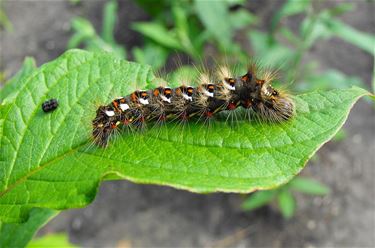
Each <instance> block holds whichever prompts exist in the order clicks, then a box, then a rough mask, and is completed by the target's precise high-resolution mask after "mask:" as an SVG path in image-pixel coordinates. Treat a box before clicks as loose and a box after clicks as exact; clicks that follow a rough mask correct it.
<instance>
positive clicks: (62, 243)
mask: <svg viewBox="0 0 375 248" xmlns="http://www.w3.org/2000/svg"><path fill="white" fill-rule="evenodd" d="M43 247H45V248H50V247H63V248H74V247H77V246H75V245H73V244H71V243H70V242H69V238H68V235H67V234H65V233H54V234H47V235H46V236H43V237H40V238H37V239H34V240H32V241H31V242H30V243H29V244H28V245H27V248H43Z"/></svg>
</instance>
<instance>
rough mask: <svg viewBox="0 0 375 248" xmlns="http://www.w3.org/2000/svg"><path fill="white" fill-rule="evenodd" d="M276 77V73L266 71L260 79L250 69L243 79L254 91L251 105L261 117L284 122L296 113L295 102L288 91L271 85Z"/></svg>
mask: <svg viewBox="0 0 375 248" xmlns="http://www.w3.org/2000/svg"><path fill="white" fill-rule="evenodd" d="M274 78H275V73H273V72H269V73H268V72H265V73H264V75H263V79H259V78H258V77H257V76H256V75H255V74H254V73H253V72H252V71H250V70H249V71H248V72H247V73H246V74H245V75H244V76H242V78H241V79H242V81H243V83H244V84H245V85H246V87H247V88H249V89H251V91H252V93H251V94H250V102H251V107H252V109H253V110H254V111H255V112H256V113H257V114H258V115H259V116H260V118H262V119H263V120H266V121H271V122H282V121H285V120H288V119H290V118H291V117H292V116H293V115H294V102H293V100H292V99H291V97H290V96H289V95H288V94H287V93H286V92H284V91H282V90H279V89H276V88H274V87H273V86H272V85H271V82H272V81H273V79H274Z"/></svg>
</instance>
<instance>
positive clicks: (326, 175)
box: [0, 1, 375, 247]
mask: <svg viewBox="0 0 375 248" xmlns="http://www.w3.org/2000/svg"><path fill="white" fill-rule="evenodd" d="M268 3H272V1H268ZM358 3H359V6H358V9H357V10H356V11H354V12H351V13H348V14H346V15H345V16H344V18H343V19H344V20H345V22H346V23H348V24H350V25H352V26H354V27H355V28H357V29H359V30H362V31H366V32H370V33H373V34H374V33H375V32H374V31H375V30H374V27H375V20H374V17H373V14H372V13H374V4H369V3H367V2H365V1H361V2H358ZM102 6H103V1H83V3H82V4H80V5H77V6H74V5H71V4H69V3H68V2H67V1H27V2H26V1H6V2H5V9H6V11H7V13H8V15H9V18H10V20H11V22H12V23H13V28H14V30H13V31H12V32H2V33H1V37H0V39H1V46H0V52H1V60H0V71H5V73H6V74H7V75H9V76H10V75H12V74H13V73H14V72H16V71H17V69H18V68H19V67H20V65H21V63H22V60H23V58H24V56H33V57H35V58H36V61H37V63H38V65H40V64H42V63H44V62H47V61H49V60H51V59H54V58H56V57H57V56H59V55H60V54H61V53H63V51H64V50H65V49H66V44H67V40H68V38H69V36H70V32H69V20H70V19H71V18H72V17H73V16H76V15H83V16H85V17H87V18H89V19H90V20H92V21H93V23H94V24H95V25H99V24H100V20H101V8H102ZM254 8H255V10H257V11H258V12H257V13H261V14H263V15H264V16H265V15H267V13H268V12H270V11H272V7H270V4H264V5H261V4H256V6H255V7H254ZM120 16H121V18H120V23H119V25H118V28H117V32H116V38H117V39H118V41H119V42H120V43H122V44H126V45H127V46H128V47H130V46H132V45H134V44H139V43H140V42H141V41H142V39H141V37H140V36H139V35H137V34H135V33H134V32H131V31H129V28H127V29H125V31H124V30H123V29H121V28H120V27H121V25H123V26H126V27H128V23H129V22H131V21H132V20H145V19H147V16H146V15H145V14H144V13H143V12H142V11H141V10H140V9H139V8H138V7H137V6H136V5H135V4H134V3H132V2H130V1H125V2H122V3H121V4H120ZM291 25H292V24H291ZM99 26H100V25H99ZM309 58H314V59H317V60H318V61H320V64H321V66H322V67H323V68H324V67H325V66H327V67H333V68H337V69H339V70H341V71H343V72H345V73H347V74H349V75H356V76H359V77H361V78H362V79H363V81H364V82H366V84H367V85H368V88H370V87H369V85H370V82H371V72H372V58H371V56H369V55H368V54H366V53H364V52H362V51H361V50H359V49H358V48H355V47H353V46H352V45H350V44H347V43H345V42H343V41H341V40H338V39H330V40H328V41H323V42H320V43H318V44H317V45H316V46H315V47H314V48H313V51H312V52H311V53H310V54H309V55H308V56H307V59H309ZM345 129H346V130H347V133H348V137H347V138H346V139H344V140H343V141H340V142H329V143H328V144H326V145H324V146H323V147H322V148H321V149H320V150H319V151H318V153H317V155H318V159H317V160H314V161H312V162H309V163H308V165H307V166H306V168H305V169H304V170H303V172H302V174H303V175H304V176H308V177H312V178H315V179H317V180H319V181H321V182H323V183H325V184H327V185H328V186H329V187H330V188H331V193H330V194H329V195H328V196H325V197H309V196H305V195H300V194H299V195H297V201H298V209H297V213H296V215H295V217H294V218H292V219H291V220H288V221H286V220H283V219H282V218H281V216H280V214H279V213H278V212H277V211H275V208H274V207H273V206H269V207H265V208H262V209H259V210H257V211H254V212H251V213H246V212H243V211H242V210H241V209H240V207H239V206H240V203H241V201H242V199H243V196H241V195H237V194H223V193H216V194H207V195H200V194H194V193H189V192H185V191H181V190H175V189H172V188H169V187H161V186H153V185H137V184H133V183H130V182H127V181H114V182H105V183H103V184H102V185H101V187H100V190H99V194H98V196H97V197H96V199H95V201H94V202H93V203H92V204H91V205H89V206H88V207H86V208H84V209H74V210H69V211H64V212H62V213H61V214H60V215H59V216H58V217H56V218H55V219H54V220H53V221H51V222H50V223H49V224H47V226H46V227H45V228H43V230H41V233H42V234H43V233H46V232H61V231H63V232H68V233H69V237H70V240H71V242H72V243H74V244H77V245H80V246H87V247H91V246H122V247H126V246H127V247H129V246H130V245H131V246H136V247H147V246H153V247H155V246H160V247H175V246H184V247H201V246H203V247H227V246H229V247H249V246H256V247H323V246H324V247H327V246H330V247H331V246H335V247H374V246H375V238H374V235H373V234H374V233H375V203H374V199H375V183H374V182H375V181H374V177H375V167H374V165H375V155H374V152H375V139H374V138H375V111H374V107H373V106H372V105H371V104H369V103H368V102H365V101H364V100H361V101H360V102H359V103H358V104H356V105H355V106H354V108H353V109H352V111H351V114H350V116H349V119H348V121H347V123H346V124H345Z"/></svg>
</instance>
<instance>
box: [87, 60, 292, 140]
mask: <svg viewBox="0 0 375 248" xmlns="http://www.w3.org/2000/svg"><path fill="white" fill-rule="evenodd" d="M216 74H217V75H216V78H215V79H212V78H210V76H209V75H207V74H202V75H201V76H200V78H199V82H200V84H199V85H198V86H196V87H193V86H190V85H187V84H183V85H181V86H179V87H176V88H171V87H168V86H159V87H157V88H155V89H151V90H136V91H134V92H133V93H131V94H130V95H128V96H124V97H117V98H115V99H114V100H113V101H112V102H111V103H110V104H108V105H103V106H99V108H98V109H97V111H96V116H95V118H94V119H93V121H92V127H93V130H92V137H93V140H94V143H95V144H96V145H98V146H100V147H106V146H107V145H108V140H109V138H110V137H111V135H112V134H113V133H114V132H115V131H116V130H117V129H118V128H120V127H122V126H124V127H129V128H131V129H143V128H144V126H145V125H146V123H148V122H151V121H154V122H159V123H163V122H165V121H167V120H172V119H179V120H181V121H188V120H189V119H191V118H193V117H198V118H202V119H205V120H208V119H211V118H212V117H213V116H214V115H215V114H216V113H219V112H222V111H233V110H235V109H237V108H238V107H240V106H241V107H243V108H245V109H249V110H252V112H254V113H255V114H256V115H257V116H258V117H260V119H261V120H264V121H268V122H276V123H279V122H283V121H287V120H289V119H290V118H292V116H293V115H294V109H295V107H294V102H293V100H292V98H291V97H290V95H289V94H287V93H285V92H284V91H282V90H279V89H276V88H274V87H273V86H272V84H271V83H272V82H273V81H274V79H275V76H276V74H275V73H274V72H263V73H260V72H259V71H258V70H257V67H256V66H255V65H252V66H250V68H249V69H248V70H247V72H246V73H245V74H244V75H242V76H239V77H233V76H231V73H230V70H229V69H228V68H227V67H220V68H219V70H218V73H216Z"/></svg>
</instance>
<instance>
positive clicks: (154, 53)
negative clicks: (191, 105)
mask: <svg viewBox="0 0 375 248" xmlns="http://www.w3.org/2000/svg"><path fill="white" fill-rule="evenodd" d="M132 52H133V56H134V60H135V61H136V62H138V63H140V64H147V65H152V66H153V68H154V70H158V69H160V68H161V67H163V66H165V63H166V61H167V58H168V50H167V49H166V48H164V47H162V46H159V45H157V44H155V43H154V42H147V43H146V44H145V45H144V46H143V47H142V48H139V47H135V48H133V50H132Z"/></svg>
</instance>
